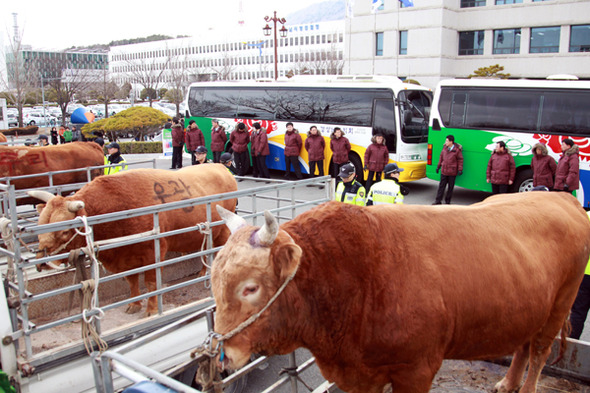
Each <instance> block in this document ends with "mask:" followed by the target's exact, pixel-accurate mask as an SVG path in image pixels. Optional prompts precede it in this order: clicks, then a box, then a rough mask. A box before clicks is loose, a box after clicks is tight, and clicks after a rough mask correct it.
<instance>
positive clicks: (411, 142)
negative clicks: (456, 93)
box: [186, 76, 432, 181]
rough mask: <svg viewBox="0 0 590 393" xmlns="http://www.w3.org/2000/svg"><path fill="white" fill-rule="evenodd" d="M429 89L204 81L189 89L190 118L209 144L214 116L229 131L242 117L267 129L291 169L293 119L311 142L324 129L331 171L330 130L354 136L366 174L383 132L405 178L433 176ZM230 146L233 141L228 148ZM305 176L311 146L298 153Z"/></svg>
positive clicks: (325, 81)
mask: <svg viewBox="0 0 590 393" xmlns="http://www.w3.org/2000/svg"><path fill="white" fill-rule="evenodd" d="M431 103H432V92H431V90H430V89H428V88H425V87H422V86H419V85H415V84H408V83H403V82H402V81H401V80H400V79H398V78H396V77H385V76H296V77H293V78H291V79H289V80H285V81H274V80H273V81H268V80H267V81H242V82H199V83H193V84H192V85H191V86H190V88H189V90H188V93H187V98H186V107H187V118H186V121H189V120H191V119H194V120H195V121H196V122H197V125H198V126H199V128H200V129H201V130H202V131H203V134H204V135H205V141H206V143H207V144H209V143H210V138H211V136H210V130H211V120H212V119H218V120H219V121H220V124H221V125H223V126H224V127H225V129H226V131H227V132H228V134H229V132H230V131H232V130H233V129H234V128H235V126H236V125H237V124H238V123H240V122H243V123H245V124H246V126H247V127H248V129H249V131H251V129H252V125H253V124H254V123H255V122H260V123H261V125H262V127H263V128H265V129H266V130H267V133H268V140H269V146H270V155H269V156H268V157H267V160H266V163H267V165H268V167H269V168H270V169H276V170H283V171H284V170H285V159H284V147H285V146H284V136H285V131H286V125H287V123H288V122H292V123H293V124H294V128H295V129H297V130H298V131H299V133H300V135H301V137H302V139H303V142H304V143H305V138H306V137H307V131H308V130H309V128H310V127H311V126H314V125H315V126H317V128H318V130H319V131H320V132H321V134H322V136H323V137H324V139H325V141H326V149H325V152H324V153H325V159H324V173H326V174H328V173H330V169H331V168H332V165H331V163H332V161H331V158H332V152H331V150H330V134H331V133H332V131H333V130H334V128H335V127H340V128H341V129H342V131H343V132H344V135H345V136H346V137H347V138H348V139H349V141H350V144H351V147H352V151H351V152H350V154H349V159H350V162H352V163H353V164H354V165H355V167H356V169H357V175H358V178H359V179H360V180H361V181H363V180H364V179H365V176H364V172H363V166H364V163H363V161H364V155H365V150H366V149H367V147H368V146H369V145H370V144H371V137H372V136H373V135H374V134H376V133H381V134H383V135H384V136H385V140H386V144H387V147H388V148H389V153H390V154H389V158H390V162H395V163H397V164H398V165H399V166H400V167H402V168H404V169H405V171H404V172H402V173H401V174H402V178H401V180H402V181H411V180H418V179H421V178H424V177H425V176H426V141H427V138H428V116H429V113H430V105H431ZM226 149H229V146H228V147H227V148H226ZM299 163H300V166H301V171H302V173H309V166H308V157H307V151H306V150H305V148H303V147H302V149H301V154H300V157H299Z"/></svg>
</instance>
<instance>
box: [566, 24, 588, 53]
mask: <svg viewBox="0 0 590 393" xmlns="http://www.w3.org/2000/svg"><path fill="white" fill-rule="evenodd" d="M570 52H590V25H579V26H572V27H571V30H570Z"/></svg>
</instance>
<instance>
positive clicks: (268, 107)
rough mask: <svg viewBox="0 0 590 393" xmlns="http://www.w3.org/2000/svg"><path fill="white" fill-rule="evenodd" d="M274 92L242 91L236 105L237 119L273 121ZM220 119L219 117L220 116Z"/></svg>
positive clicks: (265, 90)
mask: <svg viewBox="0 0 590 393" xmlns="http://www.w3.org/2000/svg"><path fill="white" fill-rule="evenodd" d="M276 93H277V91H276V90H271V89H242V90H240V100H239V103H238V114H237V115H238V117H239V118H251V119H254V118H255V119H274V118H275V107H276ZM220 117H221V116H220Z"/></svg>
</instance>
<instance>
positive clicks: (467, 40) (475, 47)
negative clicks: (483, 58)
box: [459, 30, 484, 56]
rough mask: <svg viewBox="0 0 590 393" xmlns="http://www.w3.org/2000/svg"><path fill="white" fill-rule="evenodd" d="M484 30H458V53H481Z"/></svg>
mask: <svg viewBox="0 0 590 393" xmlns="http://www.w3.org/2000/svg"><path fill="white" fill-rule="evenodd" d="M483 40H484V31H483V30H478V31H462V32H459V55H460V56H461V55H483Z"/></svg>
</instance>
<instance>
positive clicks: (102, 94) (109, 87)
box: [91, 63, 120, 117]
mask: <svg viewBox="0 0 590 393" xmlns="http://www.w3.org/2000/svg"><path fill="white" fill-rule="evenodd" d="M119 90H120V89H119V86H117V84H116V83H115V82H113V81H112V79H111V76H110V73H109V70H108V69H107V67H106V64H105V63H102V64H101V75H100V80H99V81H98V82H97V83H96V84H95V85H94V86H93V90H92V91H91V96H93V98H95V99H96V100H98V101H99V102H101V103H103V104H104V114H105V117H109V103H110V102H111V101H113V100H114V99H115V98H116V96H117V93H118V92H119Z"/></svg>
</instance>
